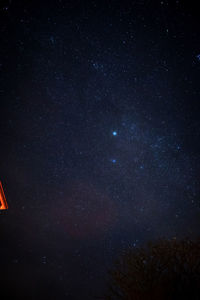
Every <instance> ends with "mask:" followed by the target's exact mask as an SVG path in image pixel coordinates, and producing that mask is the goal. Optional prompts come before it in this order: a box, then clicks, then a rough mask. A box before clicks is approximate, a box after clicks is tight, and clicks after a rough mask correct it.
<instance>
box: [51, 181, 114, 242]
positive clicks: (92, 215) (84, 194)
mask: <svg viewBox="0 0 200 300" xmlns="http://www.w3.org/2000/svg"><path fill="white" fill-rule="evenodd" d="M58 203H59V204H58V205H56V207H55V208H54V209H53V219H54V222H55V225H56V228H57V230H59V231H62V232H63V231H64V232H65V233H66V234H67V235H69V236H70V237H72V238H77V239H81V238H83V239H84V238H91V237H92V236H93V237H97V236H98V235H99V236H100V235H101V234H104V233H105V232H106V231H107V230H110V229H111V228H112V227H113V225H114V224H115V223H116V221H117V207H116V205H115V203H114V202H113V201H112V200H111V199H110V198H109V197H108V196H107V195H105V193H102V192H101V191H99V190H97V189H96V188H95V187H94V186H92V185H91V184H88V183H83V182H76V183H73V184H72V186H71V188H70V190H68V191H66V192H64V193H63V195H62V196H61V197H60V199H59V200H58Z"/></svg>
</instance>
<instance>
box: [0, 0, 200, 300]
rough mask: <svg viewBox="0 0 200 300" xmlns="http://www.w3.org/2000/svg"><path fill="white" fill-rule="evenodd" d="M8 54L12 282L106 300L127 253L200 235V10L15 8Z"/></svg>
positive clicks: (5, 231)
mask: <svg viewBox="0 0 200 300" xmlns="http://www.w3.org/2000/svg"><path fill="white" fill-rule="evenodd" d="M0 44H1V47H0V74H1V75H0V99H1V121H0V136H1V147H0V151H1V153H0V154H1V155H0V174H1V175H0V176H1V177H0V180H1V181H2V184H3V187H4V190H5V194H6V198H7V201H8V205H9V210H8V211H6V212H4V213H2V212H1V215H0V226H1V227H0V230H1V236H2V237H1V239H2V240H1V245H2V246H1V247H0V253H1V257H4V261H3V266H2V270H3V272H4V274H5V276H4V278H3V279H2V280H4V281H5V285H7V286H10V285H13V284H14V283H13V282H15V284H14V288H13V291H14V292H13V293H15V294H16V295H17V297H19V299H25V298H27V295H29V299H44V297H47V296H48V299H55V297H56V298H57V299H60V300H62V299H80V297H83V299H86V300H87V299H94V297H95V296H99V297H100V296H101V295H102V294H101V293H102V291H104V289H105V280H104V279H105V278H106V271H107V268H108V267H110V265H111V263H112V261H113V259H114V258H115V257H116V255H117V254H118V253H120V252H121V251H122V249H124V248H126V247H128V246H130V245H132V246H136V245H141V244H143V243H144V242H146V241H148V240H151V239H156V238H160V237H184V236H189V237H194V236H198V235H199V228H200V227H199V225H200V223H199V222H200V221H199V220H200V219H199V216H200V202H199V195H200V185H199V171H200V155H199V153H200V152H199V151H200V142H199V136H200V124H199V123H200V120H199V109H198V107H199V96H200V89H199V72H200V54H199V53H200V27H199V16H198V15H197V8H196V7H192V6H190V5H189V4H184V3H183V2H182V1H145V0H138V1H125V2H124V1H117V2H116V1H86V2H82V1H63V0H60V1H51V2H50V3H49V1H40V2H39V1H34V2H33V1H28V2H27V1H23V0H19V1H17V2H16V1H12V0H9V1H3V2H2V4H0ZM10 274H13V275H12V276H11V275H10ZM27 274H28V275H27ZM41 282H42V283H41ZM23 297H24V298H23ZM31 297H32V298H31ZM17 299H18V298H17Z"/></svg>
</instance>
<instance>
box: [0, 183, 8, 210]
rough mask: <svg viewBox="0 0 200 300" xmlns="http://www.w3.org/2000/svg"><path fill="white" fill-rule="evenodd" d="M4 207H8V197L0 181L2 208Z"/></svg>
mask: <svg viewBox="0 0 200 300" xmlns="http://www.w3.org/2000/svg"><path fill="white" fill-rule="evenodd" d="M2 209H8V204H7V201H6V197H5V195H4V191H3V187H2V184H1V181H0V210H2Z"/></svg>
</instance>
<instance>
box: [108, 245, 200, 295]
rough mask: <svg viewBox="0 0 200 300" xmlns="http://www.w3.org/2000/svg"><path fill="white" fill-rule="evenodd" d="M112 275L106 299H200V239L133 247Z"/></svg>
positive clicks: (118, 260) (121, 257)
mask: <svg viewBox="0 0 200 300" xmlns="http://www.w3.org/2000/svg"><path fill="white" fill-rule="evenodd" d="M109 275H110V281H109V291H108V294H107V296H106V299H110V300H111V299H125V300H132V299H133V300H143V299H148V300H151V299H152V300H153V299H154V300H155V299H159V300H161V299H193V300H194V299H200V239H198V240H195V241H192V240H189V239H184V240H176V239H172V240H159V241H157V242H151V243H149V244H148V245H147V246H146V247H142V248H135V247H134V248H129V249H128V250H127V251H125V252H124V253H123V254H122V255H121V256H120V257H119V258H118V259H117V261H116V262H115V263H114V266H113V269H112V270H110V271H109Z"/></svg>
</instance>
